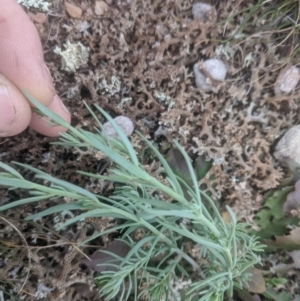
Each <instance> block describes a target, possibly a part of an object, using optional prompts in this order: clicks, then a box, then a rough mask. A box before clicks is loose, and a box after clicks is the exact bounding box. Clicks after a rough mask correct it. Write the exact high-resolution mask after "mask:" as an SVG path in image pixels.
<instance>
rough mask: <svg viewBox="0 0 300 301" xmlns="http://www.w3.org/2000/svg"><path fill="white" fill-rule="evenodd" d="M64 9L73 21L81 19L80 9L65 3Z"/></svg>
mask: <svg viewBox="0 0 300 301" xmlns="http://www.w3.org/2000/svg"><path fill="white" fill-rule="evenodd" d="M65 8H66V11H67V12H68V14H69V15H70V17H72V18H74V19H80V18H81V17H82V9H81V8H80V7H78V6H75V5H74V4H71V3H69V2H65Z"/></svg>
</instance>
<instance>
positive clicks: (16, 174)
mask: <svg viewBox="0 0 300 301" xmlns="http://www.w3.org/2000/svg"><path fill="white" fill-rule="evenodd" d="M0 168H2V169H4V170H6V171H7V172H8V173H10V174H12V175H13V176H15V177H16V178H18V179H20V180H23V179H24V178H23V177H22V176H21V175H20V174H19V173H18V172H17V171H16V170H15V169H14V168H12V167H10V166H9V165H7V164H5V163H3V162H0Z"/></svg>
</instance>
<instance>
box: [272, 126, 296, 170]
mask: <svg viewBox="0 0 300 301" xmlns="http://www.w3.org/2000/svg"><path fill="white" fill-rule="evenodd" d="M274 156H275V158H276V159H278V160H283V161H293V162H294V163H295V164H300V125H295V126H293V127H292V128H290V129H289V130H288V131H287V132H286V133H285V134H284V135H283V137H282V138H281V139H280V140H279V142H278V143H277V145H276V148H275V153H274Z"/></svg>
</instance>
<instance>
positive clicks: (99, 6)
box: [95, 1, 108, 16]
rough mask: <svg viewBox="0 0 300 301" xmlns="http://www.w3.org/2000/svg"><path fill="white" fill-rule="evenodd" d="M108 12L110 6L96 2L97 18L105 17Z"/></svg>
mask: <svg viewBox="0 0 300 301" xmlns="http://www.w3.org/2000/svg"><path fill="white" fill-rule="evenodd" d="M107 10H108V5H107V4H106V3H105V2H104V1H96V2H95V14H96V15H97V16H103V15H104V14H105V13H106V11H107Z"/></svg>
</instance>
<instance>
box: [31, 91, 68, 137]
mask: <svg viewBox="0 0 300 301" xmlns="http://www.w3.org/2000/svg"><path fill="white" fill-rule="evenodd" d="M48 108H49V109H50V110H51V111H52V112H54V113H56V114H57V115H58V116H60V117H61V118H63V119H64V120H65V121H67V122H68V124H70V123H71V114H70V112H69V111H68V110H67V108H66V107H65V105H64V104H63V103H62V101H61V100H60V98H59V97H58V96H57V95H55V96H54V98H53V101H52V103H51V104H50V105H49V106H48ZM29 126H30V127H31V128H32V129H33V130H35V131H36V132H38V133H40V134H42V135H45V136H48V137H58V136H59V133H64V132H66V131H67V130H68V129H66V128H64V127H61V126H52V125H51V123H50V122H49V119H48V117H43V116H40V115H38V114H36V113H32V118H31V121H30V124H29Z"/></svg>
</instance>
